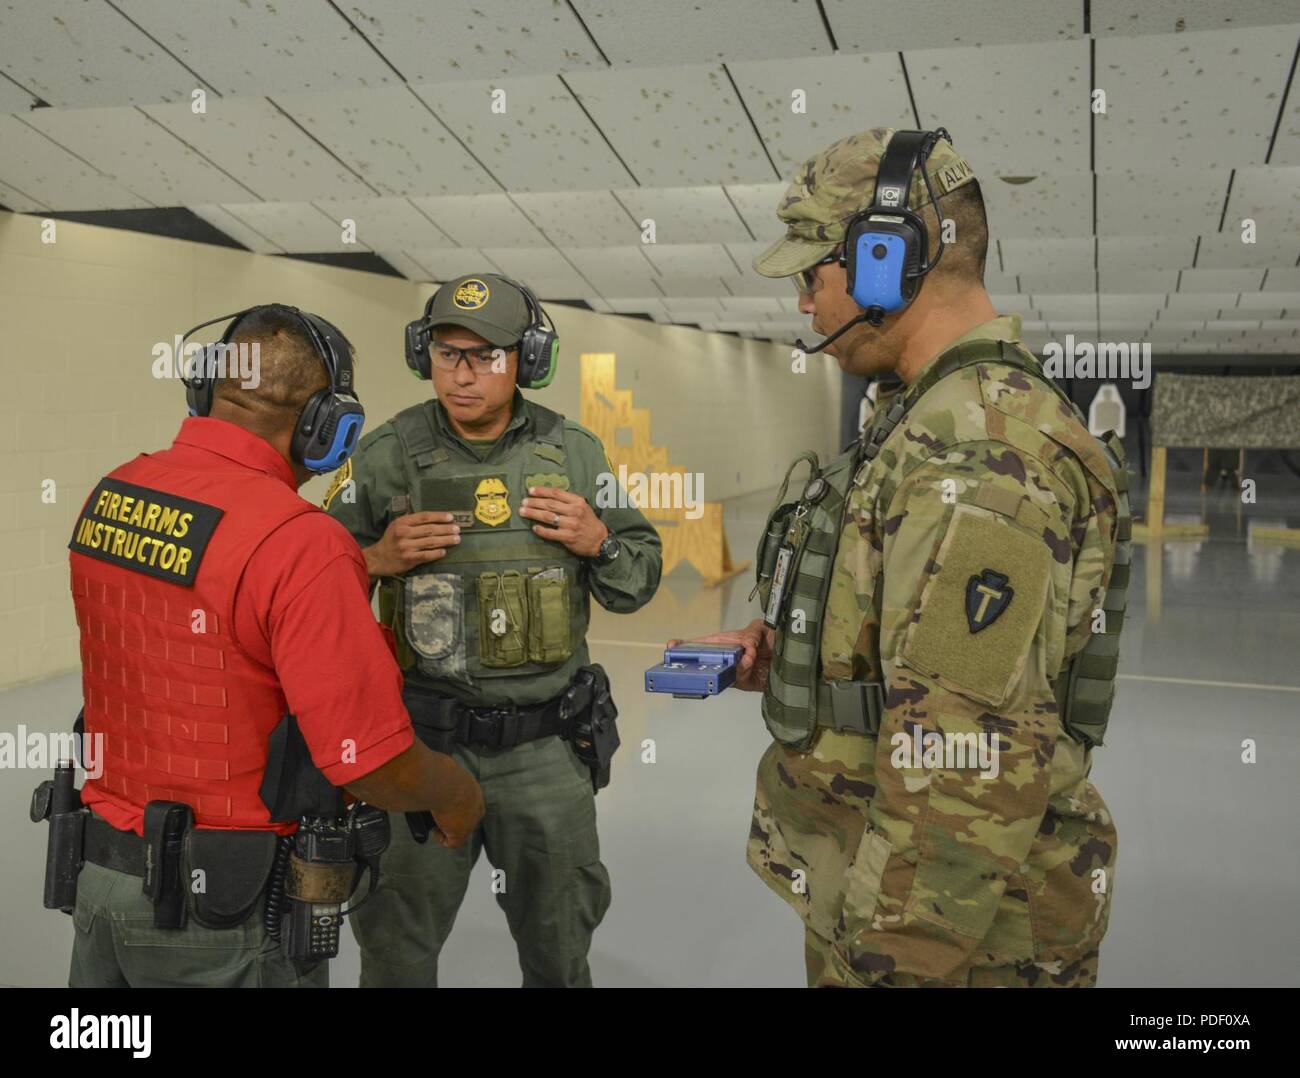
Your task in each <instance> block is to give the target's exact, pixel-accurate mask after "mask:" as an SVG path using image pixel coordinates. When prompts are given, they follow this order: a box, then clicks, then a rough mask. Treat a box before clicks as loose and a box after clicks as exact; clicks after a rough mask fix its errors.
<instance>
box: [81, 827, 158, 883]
mask: <svg viewBox="0 0 1300 1078" xmlns="http://www.w3.org/2000/svg"><path fill="white" fill-rule="evenodd" d="M145 847H146V843H145V840H144V839H143V838H141V837H140V836H139V835H137V834H136V833H135V832H134V831H119V830H118V829H117V828H116V827H114V826H113V825H112V824H110V823H109V822H108V821H107V820H104V819H101V818H100V817H98V816H93V815H92V816H91V817H90V818H89V819H88V820H87V821H86V837H85V844H84V845H83V846H82V858H83V859H84V860H86V861H89V862H90V863H91V864H92V865H100V866H101V867H103V868H111V869H116V870H117V871H118V872H125V873H127V874H128V875H131V876H139V877H141V878H143V877H144V872H145Z"/></svg>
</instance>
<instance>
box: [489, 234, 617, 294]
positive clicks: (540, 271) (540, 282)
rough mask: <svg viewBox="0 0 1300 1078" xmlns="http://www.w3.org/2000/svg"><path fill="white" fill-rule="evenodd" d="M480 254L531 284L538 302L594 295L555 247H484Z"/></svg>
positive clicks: (588, 284)
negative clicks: (540, 300) (539, 300)
mask: <svg viewBox="0 0 1300 1078" xmlns="http://www.w3.org/2000/svg"><path fill="white" fill-rule="evenodd" d="M483 254H484V255H486V256H487V257H488V258H489V259H490V260H491V261H492V263H493V264H494V265H496V266H499V267H500V268H501V270H502V272H503V273H505V274H506V275H507V276H510V277H514V278H516V279H518V280H521V281H528V282H530V286H531V287H532V289H533V291H535V292H536V293H537V297H538V298H539V299H581V298H582V297H583V296H586V295H589V294H590V293H591V292H592V291H594V289H593V287H592V284H591V282H590V281H588V280H587V279H586V278H585V277H583V276H582V275H581V274H580V273H578V271H577V270H576V269H574V268H573V266H572V264H571V263H570V262H569V260H568V259H566V258H565V257H564V255H562V254H561V253H560V252H559V251H557V250H556V249H555V248H554V247H513V248H501V247H485V248H484V249H483Z"/></svg>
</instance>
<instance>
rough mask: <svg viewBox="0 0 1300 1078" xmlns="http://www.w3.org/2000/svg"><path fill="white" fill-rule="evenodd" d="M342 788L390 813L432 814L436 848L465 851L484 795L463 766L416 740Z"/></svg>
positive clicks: (476, 822) (483, 807)
mask: <svg viewBox="0 0 1300 1078" xmlns="http://www.w3.org/2000/svg"><path fill="white" fill-rule="evenodd" d="M346 786H347V789H348V791H349V793H351V794H352V795H353V796H355V797H359V798H361V799H362V800H363V801H365V802H367V803H368V804H371V805H375V806H376V807H377V808H381V809H387V810H388V811H389V812H429V813H432V815H433V819H434V823H435V824H436V825H437V830H436V831H434V832H433V835H434V837H435V839H436V841H437V842H438V844H439V845H442V846H447V847H450V848H454V847H456V846H463V845H464V844H465V843H466V842H467V841H468V840H469V836H470V835H472V834H473V833H474V829H475V828H476V827H478V825H479V821H480V820H482V819H483V812H484V809H485V806H484V804H483V791H482V790H481V789H479V784H478V782H477V781H475V779H474V776H473V775H471V774H470V773H469V772H468V771H466V770H465V768H464V767H462V766H461V765H460V763H459V762H457V761H456V760H455V759H454V758H452V757H451V756H448V755H447V754H446V753H442V752H434V751H433V750H432V749H430V748H429V747H428V746H426V745H425V744H424V743H423V742H422V741H420V740H419V739H418V738H417V739H416V740H414V741H412V742H411V745H410V747H409V748H407V749H406V750H405V751H404V752H400V753H398V754H397V755H396V756H394V757H393V758H392V759H391V760H389V761H388V762H387V763H386V764H382V765H380V766H379V767H377V768H375V769H374V770H373V771H371V772H369V773H367V774H365V775H360V776H356V777H351V776H350V777H349V778H348V779H347V781H346Z"/></svg>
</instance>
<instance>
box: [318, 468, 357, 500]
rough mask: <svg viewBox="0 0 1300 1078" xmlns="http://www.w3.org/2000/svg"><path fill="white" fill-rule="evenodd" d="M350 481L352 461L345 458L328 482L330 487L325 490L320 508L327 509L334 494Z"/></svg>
mask: <svg viewBox="0 0 1300 1078" xmlns="http://www.w3.org/2000/svg"><path fill="white" fill-rule="evenodd" d="M350 482H352V461H351V460H345V461H344V462H343V467H342V468H339V469H338V470H337V471H336V472H335V473H334V481H333V482H332V483H330V488H329V490H327V491H326V492H325V500H324V501H322V502H321V503H320V507H321V508H322V509H328V508H329V507H330V502H332V501H333V500H334V495H335V494H337V493H338V492H339V491H340V490H342V489H343V488H344V486H346V485H347V484H348V483H350Z"/></svg>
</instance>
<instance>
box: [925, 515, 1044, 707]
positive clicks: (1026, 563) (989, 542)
mask: <svg viewBox="0 0 1300 1078" xmlns="http://www.w3.org/2000/svg"><path fill="white" fill-rule="evenodd" d="M927 569H928V575H927V577H926V578H925V581H924V584H923V585H922V587H921V590H920V593H919V595H918V596H917V598H916V600H915V608H914V609H913V611H912V614H911V616H910V617H909V618H908V619H907V620H908V624H907V631H906V635H905V636H904V639H903V641H902V644H901V646H900V647H899V658H900V659H902V661H903V662H905V663H906V664H907V665H908V666H911V667H913V668H914V669H916V670H918V671H920V672H921V673H922V674H926V675H927V676H930V677H934V678H937V679H939V680H940V681H941V683H946V685H947V686H948V687H950V688H952V689H954V690H955V691H957V692H960V693H963V694H965V695H967V696H970V697H971V698H972V699H975V700H978V701H980V702H981V703H985V704H988V705H989V706H991V707H998V706H1000V705H1001V704H1003V703H1004V702H1005V701H1006V700H1007V698H1008V697H1009V696H1010V694H1011V691H1012V689H1013V688H1014V687H1015V685H1016V683H1017V681H1018V680H1019V679H1020V677H1021V675H1022V674H1023V672H1024V667H1025V661H1026V659H1027V657H1028V655H1029V649H1030V648H1031V647H1032V646H1033V643H1034V638H1035V635H1036V634H1037V632H1038V625H1039V622H1040V621H1041V620H1042V617H1043V611H1044V607H1045V605H1046V602H1047V597H1048V589H1049V587H1050V583H1051V572H1052V556H1051V553H1050V551H1049V550H1048V548H1047V546H1046V545H1045V544H1044V543H1043V541H1042V539H1040V538H1038V537H1036V536H1034V535H1031V534H1030V533H1029V532H1027V531H1025V530H1024V529H1023V528H1021V527H1019V526H1017V525H1016V524H1013V523H1012V522H1010V521H1008V520H1006V519H1005V518H1004V517H1002V516H1000V515H998V514H995V513H992V512H989V511H988V510H985V509H980V508H978V507H976V506H972V505H961V504H959V505H957V506H955V507H954V509H953V513H952V517H951V519H950V521H949V523H948V526H947V530H946V533H945V534H944V537H943V541H942V542H941V543H940V545H939V548H938V551H937V552H936V554H935V555H934V558H933V561H932V562H931V563H930V565H929V566H928V567H927Z"/></svg>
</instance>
